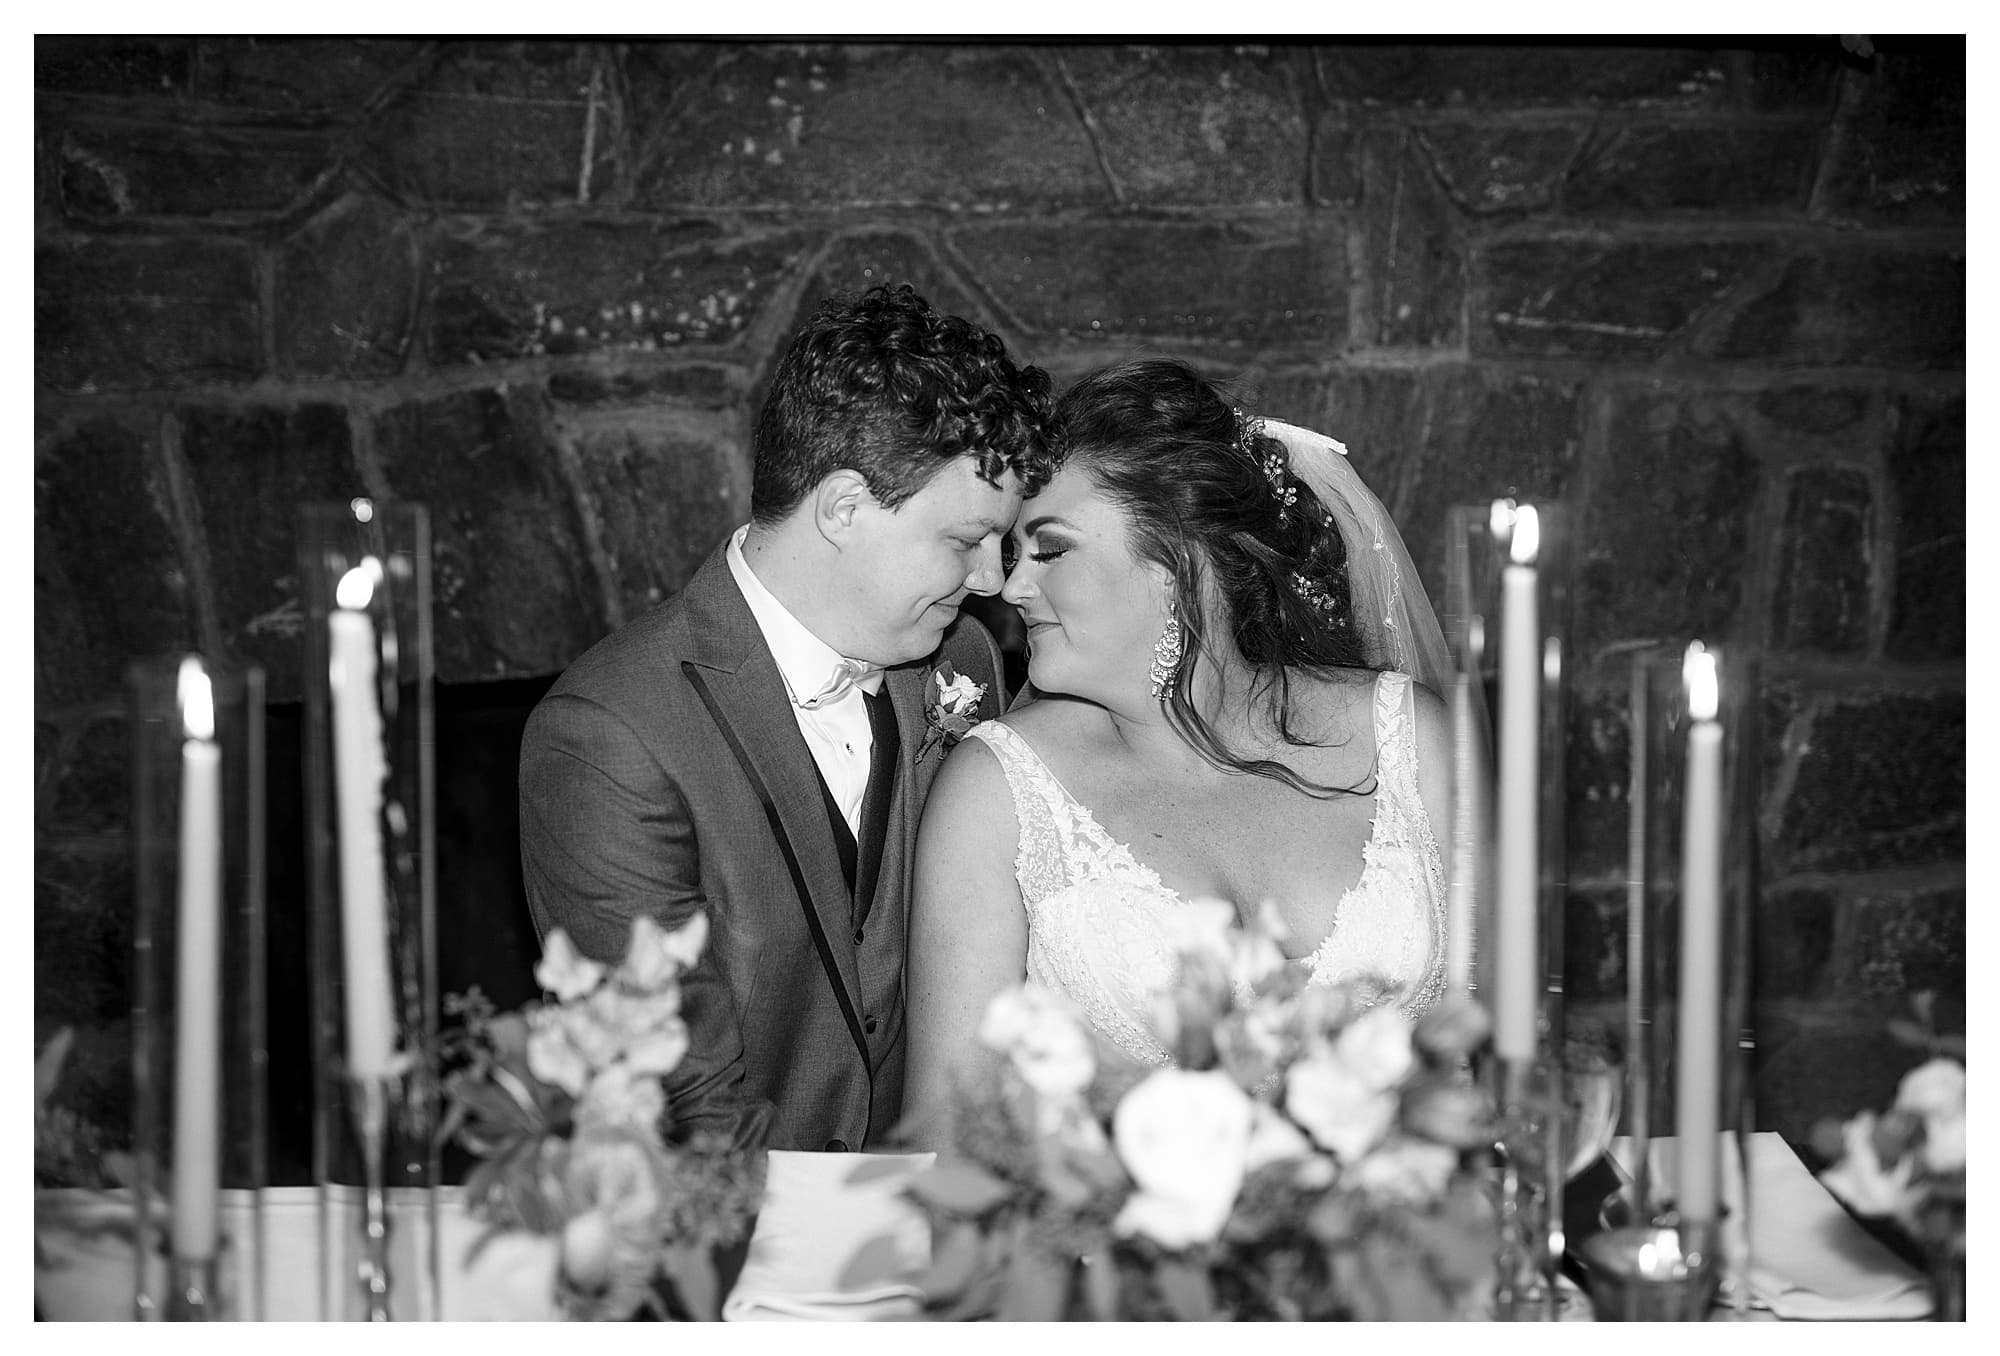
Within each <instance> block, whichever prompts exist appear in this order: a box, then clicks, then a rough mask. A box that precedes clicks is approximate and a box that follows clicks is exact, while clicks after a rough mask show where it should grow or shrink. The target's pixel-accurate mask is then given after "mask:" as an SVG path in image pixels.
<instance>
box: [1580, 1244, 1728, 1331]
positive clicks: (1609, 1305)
mask: <svg viewBox="0 0 2000 1356" xmlns="http://www.w3.org/2000/svg"><path fill="white" fill-rule="evenodd" d="M1715 1233H1716V1230H1715V1227H1714V1226H1713V1225H1709V1226H1703V1227H1700V1228H1696V1229H1692V1230H1689V1231H1686V1232H1684V1231H1683V1230H1682V1229H1681V1228H1680V1227H1679V1226H1676V1225H1672V1224H1628V1225H1623V1226H1620V1227H1618V1228H1612V1229H1606V1230H1605V1231H1604V1232H1602V1233H1599V1234H1593V1235H1592V1236H1591V1237H1590V1238H1589V1239H1587V1240H1586V1241H1585V1242H1584V1244H1583V1246H1582V1248H1581V1249H1579V1254H1580V1256H1581V1258H1582V1261H1583V1265H1584V1273H1585V1276H1586V1279H1587V1280H1588V1283H1589V1287H1590V1302H1591V1308H1592V1309H1593V1311H1594V1312H1595V1316H1596V1318H1597V1321H1598V1322H1600V1323H1603V1322H1614V1323H1615V1322H1625V1323H1695V1322H1700V1321H1702V1320H1703V1319H1705V1318H1707V1316H1708V1311H1709V1307H1710V1306H1711V1305H1712V1304H1713V1303H1714V1302H1715V1293H1716V1285H1717V1282H1718V1281H1719V1280H1720V1278H1721V1270H1720V1268H1719V1267H1718V1266H1717V1261H1718V1259H1717V1257H1716V1250H1715V1247H1714V1246H1713V1244H1712V1243H1707V1242H1705V1241H1703V1238H1702V1236H1703V1235H1708V1236H1713V1235H1715Z"/></svg>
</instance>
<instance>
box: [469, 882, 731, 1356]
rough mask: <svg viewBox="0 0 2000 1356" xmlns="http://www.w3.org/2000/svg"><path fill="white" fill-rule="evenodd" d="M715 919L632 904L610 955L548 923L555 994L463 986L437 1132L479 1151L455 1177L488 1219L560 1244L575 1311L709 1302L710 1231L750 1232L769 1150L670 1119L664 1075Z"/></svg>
mask: <svg viewBox="0 0 2000 1356" xmlns="http://www.w3.org/2000/svg"><path fill="white" fill-rule="evenodd" d="M707 938H708V921H707V919H706V917H705V916H703V915H701V914H696V915H694V916H693V917H691V918H690V919H689V920H688V921H687V922H686V923H685V924H683V925H682V926H681V927H680V928H678V929H675V930H673V931H668V930H666V929H663V928H661V927H660V926H659V925H658V924H657V923H654V922H653V921H652V920H650V919H647V918H643V917H642V918H638V919H635V920H634V921H633V924H632V934H631V940H630V943H629V946H628V948H627V950H626V954H625V958H624V960H623V961H622V962H621V963H620V964H618V965H616V966H610V965H605V964H602V963H600V962H597V961H593V960H590V959H587V958H586V957H584V956H582V955H581V954H579V953H578V952H577V950H576V948H575V947H574V946H573V945H572V944H571V943H570V941H569V938H568V937H567V936H566V935H565V934H564V933H563V932H562V931H561V930H560V929H558V930H555V931H552V932H550V933H549V935H548V938H547V940H546V942H545V944H544V948H543V955H542V960H541V963H540V964H539V965H537V966H536V967H535V978H536V980H537V981H538V982H539V983H540V984H541V986H542V987H543V988H544V989H545V990H547V991H548V992H549V993H551V994H553V995H554V1001H553V1002H535V1003H530V1004H528V1005H526V1006H525V1007H523V1008H521V1009H520V1010H519V1011H516V1012H508V1013H504V1014H495V1013H494V1012H493V1011H492V1010H491V1007H490V1005H488V1004H487V1003H486V1002H485V1000H484V999H483V997H482V996H481V995H480V994H479V993H478V991H477V990H474V991H473V992H472V993H470V994H468V995H466V996H464V997H461V998H454V999H452V1000H448V1008H449V1009H450V1010H451V1011H452V1012H453V1013H454V1014H456V1015H457V1016H458V1017H459V1018H460V1026H459V1028H458V1029H457V1030H456V1031H455V1032H454V1033H453V1034H452V1036H451V1037H450V1038H449V1039H448V1040H447V1042H446V1063H447V1067H449V1068H450V1070H451V1071H450V1072H449V1073H448V1074H447V1076H446V1079H445V1085H444V1088H445V1097H446V1103H447V1110H446V1114H445V1120H444V1124H443V1127H442V1129H441V1133H442V1134H445V1135H448V1136H450V1137H452V1138H455V1139H456V1140H457V1142H458V1143H459V1144H461V1145H462V1146H464V1147H465V1148H466V1149H467V1150H469V1151H470V1152H471V1153H472V1154H473V1155H475V1156H476V1157H477V1158H478V1159H479V1160H480V1161H479V1163H478V1165H477V1166H476V1167H475V1168H474V1170H473V1172H472V1174H471V1175H470V1177H469V1178H468V1179H467V1182H466V1194H467V1198H468V1200H469V1202H470V1205H471V1209H472V1210H473V1212H474V1213H475V1214H476V1215H477V1216H478V1217H479V1218H481V1219H483V1220H484V1221H485V1222H486V1223H487V1224H488V1225H489V1226H490V1228H489V1229H488V1231H487V1232H486V1233H485V1234H484V1235H483V1236H482V1237H481V1239H480V1242H479V1244H478V1245H475V1260H476V1256H477V1250H478V1248H479V1247H483V1246H484V1245H485V1244H487V1243H489V1242H491V1241H492V1240H494V1239H496V1238H499V1237H502V1236H507V1235H519V1234H521V1233H526V1234H531V1235H539V1236H543V1237H545V1238H548V1239H550V1240H552V1241H553V1242H554V1243H555V1245H556V1247H557V1249H558V1265H557V1270H556V1287H557V1294H556V1300H557V1303H558V1305H559V1307H560V1309H561V1310H562V1312H563V1313H564V1314H565V1315H566V1316H567V1317H570V1318H582V1319H624V1318H632V1317H635V1316H640V1315H651V1316H654V1317H660V1318H683V1317H686V1318H715V1317H718V1316H719V1314H720V1309H721V1302H722V1296H721V1293H720V1284H719V1281H718V1277H717V1273H716V1268H715V1264H714V1260H713V1259H714V1254H715V1251H716V1250H717V1249H718V1248H722V1247H726V1246H728V1245H730V1244H732V1243H735V1242H736V1241H738V1240H740V1239H741V1238H743V1237H744V1236H745V1234H746V1233H747V1232H748V1230H749V1227H750V1224H751V1221H752V1218H753V1216H754V1215H755V1213H756V1209H757V1204H758V1200H759V1197H760V1195H761V1191H762V1172H763V1162H762V1157H761V1155H759V1154H757V1153H755V1152H754V1151H749V1150H743V1149H739V1148H736V1147H732V1146H731V1145H730V1144H729V1143H728V1141H727V1140H726V1139H724V1138H722V1137H719V1136H717V1137H710V1136H706V1135H696V1136H690V1137H688V1138H686V1139H685V1140H682V1139H678V1138H676V1137H675V1136H674V1135H673V1134H672V1107H671V1106H670V1105H669V1104H668V1101H667V1095H666V1091H665V1088H664V1086H663V1084H662V1081H661V1080H662V1078H663V1076H664V1075H666V1074H668V1073H671V1072H672V1071H673V1070H674V1069H675V1068H676V1067H677V1066H678V1065H679V1064H680V1062H681V1060H682V1058H683V1057H684V1056H685V1055H686V1054H687V1049H688V1030H687V1024H686V1023H685V1022H684V1021H683V1020H682V1019H681V993H680V976H681V975H682V974H684V973H685V972H686V971H687V970H688V969H689V968H691V967H692V966H693V965H694V963H695V961H696V959H697V958H698V957H699V956H700V954H701V950H702V947H703V945H704V944H705V942H706V941H707Z"/></svg>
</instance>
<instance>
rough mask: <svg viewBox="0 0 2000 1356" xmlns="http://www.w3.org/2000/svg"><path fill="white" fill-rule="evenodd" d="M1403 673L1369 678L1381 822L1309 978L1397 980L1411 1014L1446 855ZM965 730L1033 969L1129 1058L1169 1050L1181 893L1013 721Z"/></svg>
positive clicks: (1436, 939)
mask: <svg viewBox="0 0 2000 1356" xmlns="http://www.w3.org/2000/svg"><path fill="white" fill-rule="evenodd" d="M1409 682H1410V680H1409V676H1408V675H1407V674H1402V673H1394V672H1387V673H1382V674H1379V675H1378V676H1377V678H1376V682H1375V701H1374V713H1375V715H1374V727H1375V745H1376V751H1377V768H1378V773H1377V784H1376V789H1375V796H1374V800H1375V822H1374V824H1373V826H1372V827H1371V830H1370V832H1369V836H1368V843H1367V846H1366V848H1365V849H1364V850H1363V853H1362V871H1361V876H1360V879H1358V880H1356V881H1355V883H1354V884H1353V885H1352V886H1351V887H1349V888H1348V890H1347V892H1346V893H1345V894H1343V895H1342V896H1341V897H1340V901H1339V903H1338V904H1337V905H1336V906H1335V910H1334V921H1333V928H1332V930H1331V931H1330V932H1328V934H1327V935H1326V937H1325V938H1324V939H1322V940H1321V942H1320V944H1319V946H1318V947H1317V948H1315V949H1314V951H1313V953H1312V954H1311V956H1309V957H1307V958H1305V959H1304V960H1302V961H1299V962H1297V963H1298V964H1301V965H1305V966H1307V967H1309V968H1310V971H1311V982H1312V983H1315V984H1332V983H1337V982H1339V981H1341V980H1347V979H1361V978H1366V979H1370V980H1373V981H1375V982H1378V983H1382V984H1385V985H1390V986H1394V987H1395V991H1396V993H1397V994H1398V995H1399V1001H1400V1005H1401V1007H1402V1008H1403V1010H1404V1011H1405V1012H1407V1013H1409V1014H1410V1015H1411V1016H1413V1017H1414V1016H1416V1015H1418V1014H1420V1013H1422V1012H1424V1011H1426V1010H1428V1009H1429V1008H1430V1007H1431V1006H1432V1005H1434V1004H1435V1003H1436V1002H1437V1000H1438V997H1439V995H1440V994H1441V993H1442V992H1443V990H1444V953H1445V880H1444V858H1443V854H1442V853H1441V852H1440V851H1439V848H1438V842H1437V837H1436V835H1435V833H1434V832H1433V831H1432V828H1431V823H1430V817H1429V815H1428V814H1427V813H1426V812H1425V810H1424V804H1423V800H1422V798H1421V797H1420V795H1419V793H1418V790H1417V754H1416V740H1415V736H1414V729H1413V719H1412V716H1411V712H1410V707H1409V703H1408V700H1407V694H1408V691H1409ZM969 737H970V738H974V739H979V740H982V741H983V742H984V743H985V744H986V746H987V747H988V748H990V749H991V750H992V751H993V754H994V756H995V757H997V758H998V759H999V760H1000V766H1001V768H1002V769H1003V770H1004V772H1005V773H1006V777H1007V788H1008V790H1009V792H1010V793H1011V795H1012V797H1013V802H1014V819H1015V823H1016V827H1017V830H1018V833H1019V840H1018V841H1019V846H1018V848H1017V850H1016V852H1015V857H1014V877H1015V880H1016V881H1017V882H1018V883H1019V885H1020V887H1021V898H1022V900H1023V902H1024V903H1025V904H1026V905H1027V911H1028V964H1027V971H1028V973H1027V978H1028V979H1029V980H1030V981H1031V982H1033V983H1036V984H1040V985H1042V986H1044V987H1046V988H1050V989H1053V990H1055V991H1057V992H1059V993H1061V994H1064V995H1065V996H1067V997H1068V998H1069V999H1070V1000H1071V1001H1072V1002H1074V1003H1076V1005H1077V1006H1078V1007H1079V1008H1081V1009H1082V1010H1083V1012H1084V1014H1085V1015H1086V1016H1087V1017H1088V1018H1089V1020H1090V1022H1091V1024H1092V1025H1093V1026H1095V1027H1096V1028H1097V1029H1098V1030H1099V1031H1100V1032H1102V1033H1103V1034H1104V1035H1105V1036H1106V1037H1107V1038H1108V1039H1110V1040H1111V1041H1112V1042H1113V1043H1114V1044H1115V1045H1116V1046H1117V1047H1118V1048H1119V1049H1120V1050H1121V1051H1123V1052H1124V1053H1125V1054H1126V1056H1127V1057H1129V1058H1131V1059H1132V1060H1134V1061H1136V1062H1138V1063H1141V1064H1149V1065H1162V1064H1165V1063H1167V1062H1168V1058H1167V1052H1166V1050H1165V1049H1164V1048H1163V1047H1162V1046H1161V1045H1160V1042H1159V1040H1158V1038H1157V1037H1156V1036H1155V1035H1154V1034H1153V1028H1152V1022H1151V1020H1150V1014H1151V1012H1152V996H1153V995H1154V994H1155V993H1157V992H1159V991H1160V990H1161V989H1163V988H1165V987H1166V986H1167V985H1168V984H1169V983H1171V982H1172V980H1173V976H1174V955H1173V952H1172V950H1171V948H1170V947H1169V946H1168V943H1167V929H1166V928H1165V927H1164V926H1163V925H1162V922H1161V915H1162V914H1164V913H1165V912H1167V911H1168V910H1171V909H1175V908H1178V907H1180V905H1181V904H1182V903H1183V900H1182V898H1181V896H1180V895H1179V894H1178V893H1177V892H1175V891H1174V890H1172V889H1169V888H1168V887H1167V886H1165V885H1163V884H1162V883H1161V882H1160V878H1159V876H1157V875H1156V874H1154V872H1153V869H1152V868H1151V867H1149V866H1147V865H1146V864H1145V863H1144V862H1141V861H1140V860H1139V859H1138V858H1136V857H1134V856H1133V855H1132V851H1131V849H1130V848H1128V847H1127V846H1126V845H1125V844H1123V843H1120V842H1118V841H1117V840H1116V839H1114V838H1112V837H1111V835H1110V834H1108V833H1106V832H1105V831H1104V828H1103V826H1101V825H1100V824H1099V823H1098V822H1097V820H1096V818H1095V817H1094V816H1092V814H1091V813H1090V811H1089V809H1088V808H1086V807H1085V806H1084V805H1083V804H1081V803H1080V802H1079V801H1077V800H1076V799H1075V798H1074V797H1073V796H1071V795H1070V794H1069V792H1068V791H1066V790H1065V789H1064V788H1063V786H1062V783H1060V782H1058V781H1057V780H1056V779H1055V776H1054V774H1052V773H1051V772H1050V771H1049V769H1048V767H1047V766H1046V765H1045V764H1044V763H1043V762H1042V760H1041V757H1040V756H1039V755H1038V754H1037V753H1036V752H1035V751H1034V749H1033V748H1031V747H1029V745H1028V742H1027V741H1026V740H1024V739H1022V738H1021V736H1020V735H1019V734H1018V733H1016V732H1015V731H1014V730H1013V729H1012V728H1010V727H1009V726H1007V725H1005V724H1002V723H1001V722H999V721H985V722H982V723H981V724H978V725H975V726H973V727H972V730H971V732H970V735H969Z"/></svg>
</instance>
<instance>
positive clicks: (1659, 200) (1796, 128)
mask: <svg viewBox="0 0 2000 1356" xmlns="http://www.w3.org/2000/svg"><path fill="white" fill-rule="evenodd" d="M1820 130H1821V129H1820V127H1819V125H1818V124H1817V123H1811V122H1789V121H1786V122H1747V123H1725V124H1720V125H1717V124H1708V123H1696V124H1688V123H1674V122H1644V123H1637V124H1633V125H1630V126H1626V127H1623V128H1621V129H1619V130H1618V131H1616V132H1614V133H1612V134H1611V135H1609V136H1607V137H1603V138H1601V139H1594V140H1593V141H1592V143H1591V145H1590V147H1589V149H1588V150H1586V151H1585V152H1584V154H1583V156H1582V158H1581V159H1580V160H1579V161H1578V162H1577V164H1576V165H1575V167H1574V168H1572V169H1571V170H1570V172H1569V176H1568V178H1567V181H1566V182H1565V183H1564V186H1563V191H1562V205H1563V207H1564V208H1565V210H1567V211H1571V212H1578V213H1585V214H1591V215H1598V216H1622V215H1641V216H1643V215H1650V214H1652V213H1655V212H1701V213H1707V214H1713V215H1717V216H1720V215H1724V214H1729V215H1734V216H1743V215H1749V216H1768V215H1772V214H1790V213H1796V212H1802V211H1804V210H1805V206H1806V198H1807V196H1808V195H1809V194H1810V193H1811V191H1812V181H1813V172H1814V170H1815V169H1816V168H1817V167H1818V163H1819V139H1820Z"/></svg>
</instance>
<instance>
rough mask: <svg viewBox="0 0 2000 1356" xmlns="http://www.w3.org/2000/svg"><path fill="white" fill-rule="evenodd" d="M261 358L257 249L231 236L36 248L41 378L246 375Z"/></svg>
mask: <svg viewBox="0 0 2000 1356" xmlns="http://www.w3.org/2000/svg"><path fill="white" fill-rule="evenodd" d="M261 366H262V363H261V358H260V354H259V348H258V337H257V284H256V276H255V264H254V255H253V251H252V248H251V247H250V246H249V245H247V244H244V243H242V242H240V241H235V240H203V239H184V240H102V239H100V240H73V241H63V242H60V243H48V244H41V243H38V244H37V245H36V246H35V381H36V383H37V384H38V385H45V386H51V387H56V388H59V389H64V390H73V391H74V390H85V391H88V390H99V389H108V388H130V387H146V386H156V385H160V384H163V383H169V382H174V381H192V380H222V381H231V380H244V379H247V378H250V377H254V376H256V375H257V373H258V372H259V370H260V368H261Z"/></svg>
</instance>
